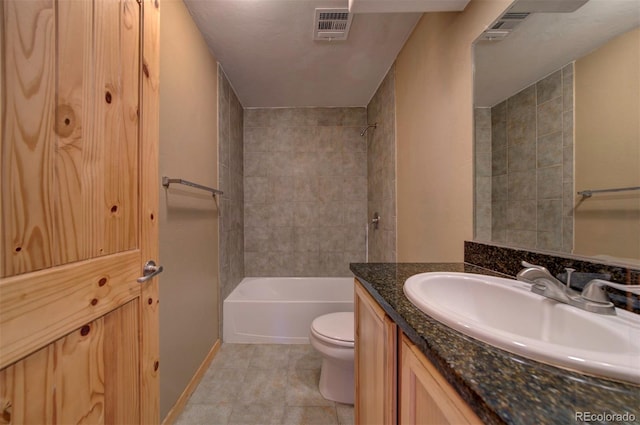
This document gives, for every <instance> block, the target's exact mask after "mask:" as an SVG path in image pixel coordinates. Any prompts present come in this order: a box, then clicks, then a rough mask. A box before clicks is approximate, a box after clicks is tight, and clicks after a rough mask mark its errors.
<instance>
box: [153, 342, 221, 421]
mask: <svg viewBox="0 0 640 425" xmlns="http://www.w3.org/2000/svg"><path fill="white" fill-rule="evenodd" d="M220 344H221V342H220V340H219V339H218V340H217V341H216V342H215V344H213V347H211V350H209V353H208V354H207V357H205V358H204V360H203V361H202V364H201V365H200V367H199V368H198V370H197V371H196V373H195V374H194V375H193V378H191V381H189V385H187V387H186V388H185V389H184V391H183V392H182V394H180V397H179V398H178V401H176V404H174V405H173V407H172V408H171V410H169V413H167V417H166V418H164V421H162V425H172V424H173V423H174V422H175V421H176V419H178V416H180V413H182V411H183V410H184V407H185V406H186V405H187V402H188V401H189V398H191V394H193V392H194V391H195V390H196V388H197V387H198V384H199V383H200V380H201V379H202V376H203V375H204V374H205V372H206V371H207V369H208V368H209V365H210V364H211V361H212V360H213V358H214V357H215V356H216V353H217V352H218V350H219V349H220Z"/></svg>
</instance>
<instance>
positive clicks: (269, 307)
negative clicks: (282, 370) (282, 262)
mask: <svg viewBox="0 0 640 425" xmlns="http://www.w3.org/2000/svg"><path fill="white" fill-rule="evenodd" d="M222 311H223V340H224V341H225V342H236V343H254V344H259V343H264V344H267V343H269V344H274V343H275V344H307V343H309V337H308V336H309V326H311V322H312V321H313V319H315V318H316V317H318V316H321V315H323V314H327V313H334V312H338V311H353V278H351V277H247V278H244V279H243V280H242V282H240V284H239V285H238V287H237V288H236V289H234V290H233V292H232V293H231V294H229V296H228V297H227V299H225V300H224V305H223V308H222Z"/></svg>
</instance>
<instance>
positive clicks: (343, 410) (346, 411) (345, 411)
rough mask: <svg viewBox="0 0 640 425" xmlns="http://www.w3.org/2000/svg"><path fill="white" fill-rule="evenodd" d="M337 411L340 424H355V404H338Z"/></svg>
mask: <svg viewBox="0 0 640 425" xmlns="http://www.w3.org/2000/svg"><path fill="white" fill-rule="evenodd" d="M336 412H337V413H338V423H339V424H340V425H353V424H354V418H353V406H350V405H348V404H337V405H336Z"/></svg>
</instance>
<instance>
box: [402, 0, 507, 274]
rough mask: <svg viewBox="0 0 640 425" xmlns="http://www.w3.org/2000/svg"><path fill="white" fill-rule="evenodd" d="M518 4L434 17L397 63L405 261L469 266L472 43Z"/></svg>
mask: <svg viewBox="0 0 640 425" xmlns="http://www.w3.org/2000/svg"><path fill="white" fill-rule="evenodd" d="M510 4H511V1H510V0H475V1H471V2H470V3H469V5H468V6H467V8H466V9H465V11H464V12H460V13H426V14H425V15H424V16H423V17H422V19H421V20H420V22H419V23H418V25H417V26H416V28H415V30H414V31H413V34H412V35H411V37H410V38H409V40H408V41H407V43H406V44H405V46H404V47H403V49H402V51H401V52H400V54H399V55H398V58H397V60H396V131H397V208H398V215H397V217H398V219H397V220H398V230H397V232H398V235H397V238H398V246H397V250H398V261H400V262H405V261H462V260H463V241H464V240H470V239H472V237H473V228H472V227H473V85H472V84H473V71H472V50H471V48H472V42H473V41H474V40H475V39H476V38H477V37H478V36H479V35H480V33H481V32H482V31H483V30H485V29H486V27H487V26H488V25H489V24H490V23H491V22H493V21H494V20H495V19H496V18H498V16H500V14H501V13H502V12H503V11H504V10H505V9H506V8H507V7H508V6H509V5H510Z"/></svg>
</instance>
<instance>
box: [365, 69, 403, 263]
mask: <svg viewBox="0 0 640 425" xmlns="http://www.w3.org/2000/svg"><path fill="white" fill-rule="evenodd" d="M367 121H368V122H369V124H377V128H375V129H373V128H372V129H370V130H369V131H368V132H367V169H368V176H369V179H368V208H367V209H368V216H367V217H368V222H369V223H371V219H372V218H373V214H374V213H376V212H377V213H378V214H380V216H381V219H380V222H379V226H378V229H377V230H376V229H374V227H373V226H369V259H368V260H369V261H370V262H395V261H396V148H395V146H396V116H395V66H393V67H391V69H390V70H389V72H388V73H387V76H386V77H385V79H384V80H383V81H382V83H381V84H380V87H378V90H377V91H376V94H375V95H374V96H373V98H372V99H371V101H370V102H369V105H368V106H367Z"/></svg>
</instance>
